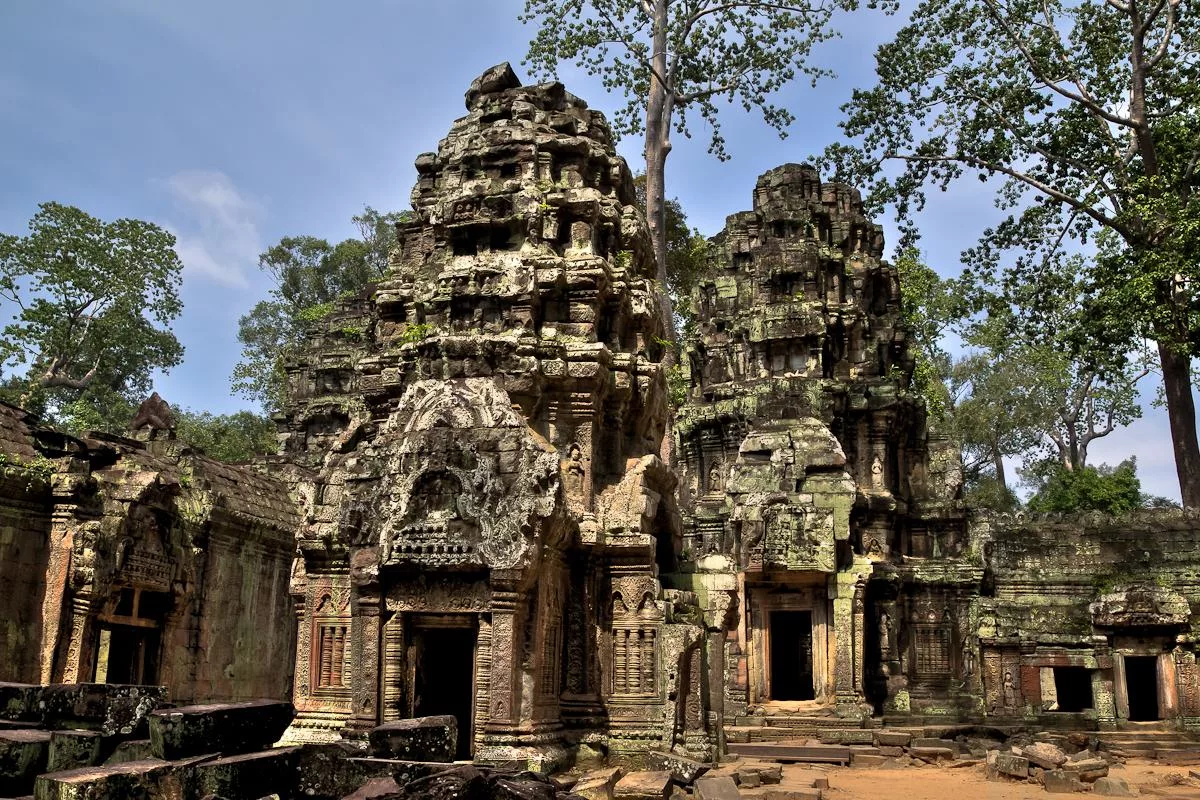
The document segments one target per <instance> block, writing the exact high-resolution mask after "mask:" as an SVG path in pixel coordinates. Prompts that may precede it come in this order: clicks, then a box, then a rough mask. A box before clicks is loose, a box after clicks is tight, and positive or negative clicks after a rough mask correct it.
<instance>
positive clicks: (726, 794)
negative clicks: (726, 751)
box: [692, 775, 753, 800]
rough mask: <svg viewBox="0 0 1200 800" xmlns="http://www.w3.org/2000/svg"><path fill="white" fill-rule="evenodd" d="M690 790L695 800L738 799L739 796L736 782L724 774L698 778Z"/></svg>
mask: <svg viewBox="0 0 1200 800" xmlns="http://www.w3.org/2000/svg"><path fill="white" fill-rule="evenodd" d="M749 788H753V787H749ZM692 791H693V794H694V795H695V798H696V800H738V798H739V797H741V795H740V794H738V786H737V784H735V783H734V782H733V779H732V778H728V777H726V776H724V775H717V776H714V777H711V778H710V777H703V778H700V779H699V780H697V781H696V785H695V787H694V788H693V790H692Z"/></svg>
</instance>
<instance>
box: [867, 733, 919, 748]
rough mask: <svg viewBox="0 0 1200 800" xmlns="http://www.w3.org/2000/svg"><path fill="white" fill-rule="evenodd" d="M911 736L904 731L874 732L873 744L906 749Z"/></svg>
mask: <svg viewBox="0 0 1200 800" xmlns="http://www.w3.org/2000/svg"><path fill="white" fill-rule="evenodd" d="M912 738H913V737H912V734H911V733H905V732H904V731H885V730H877V731H875V744H877V745H879V746H880V747H908V745H909V743H910V742H912Z"/></svg>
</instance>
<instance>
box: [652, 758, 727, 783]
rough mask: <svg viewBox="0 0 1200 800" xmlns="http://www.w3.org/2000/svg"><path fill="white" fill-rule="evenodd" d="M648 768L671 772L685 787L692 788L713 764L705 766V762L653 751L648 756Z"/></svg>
mask: <svg viewBox="0 0 1200 800" xmlns="http://www.w3.org/2000/svg"><path fill="white" fill-rule="evenodd" d="M646 766H647V767H649V768H650V769H652V770H656V771H661V770H666V771H667V772H670V773H671V777H672V778H674V779H675V781H676V782H677V783H680V784H682V785H684V786H690V785H691V784H692V782H693V781H695V780H696V778H699V777H700V776H701V775H703V774H704V773H706V772H708V771H709V769H711V767H712V765H711V764H705V763H704V762H703V761H696V760H695V759H691V758H687V757H686V756H681V755H678V754H676V753H667V752H665V751H662V750H651V751H650V752H649V753H648V754H647V755H646Z"/></svg>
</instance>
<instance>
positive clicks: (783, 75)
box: [520, 0, 875, 160]
mask: <svg viewBox="0 0 1200 800" xmlns="http://www.w3.org/2000/svg"><path fill="white" fill-rule="evenodd" d="M857 5H858V3H857V2H856V1H855V0H837V2H831V3H824V4H820V5H815V6H814V5H811V4H801V3H795V2H778V3H762V2H755V1H753V0H734V2H725V1H724V0H721V1H720V2H718V0H677V2H666V0H649V1H646V0H525V9H524V13H522V14H521V16H520V19H521V21H522V22H525V23H527V24H532V25H535V26H537V32H536V34H535V35H534V38H533V40H532V41H531V42H530V43H529V53H528V55H527V57H526V59H525V62H524V63H526V64H528V65H529V66H530V67H532V68H533V70H534V71H535V72H536V73H538V74H540V75H543V76H554V75H555V74H556V72H557V68H558V65H559V64H561V63H564V62H567V63H574V64H576V65H578V66H579V67H580V68H581V69H583V70H584V71H585V72H586V73H587V74H589V75H594V76H597V77H598V78H599V79H600V81H601V83H602V84H603V85H604V87H605V89H607V90H608V91H610V92H615V93H617V94H620V95H623V96H624V97H625V100H626V102H625V104H624V105H623V106H621V107H619V108H618V109H617V111H616V113H615V114H614V115H613V119H612V122H613V127H614V130H615V131H616V132H617V134H618V135H627V134H639V133H642V132H644V131H645V124H646V104H647V96H648V95H649V93H650V90H651V78H652V76H655V75H657V78H658V82H659V83H660V84H663V86H664V88H665V90H666V93H667V95H668V96H669V98H670V100H669V102H670V105H671V106H672V107H673V110H674V111H675V112H677V113H676V115H675V117H674V127H675V128H676V130H678V131H679V132H680V133H682V134H683V135H685V136H688V137H689V138H690V136H691V131H690V128H689V125H690V122H689V119H690V118H689V115H691V114H695V115H699V116H700V117H701V118H702V119H703V120H704V122H705V123H707V126H708V127H709V129H710V130H711V136H710V140H709V152H711V153H712V154H714V155H715V156H717V157H718V158H720V159H722V160H724V159H726V158H728V153H727V151H726V149H725V139H724V137H723V136H722V134H721V127H720V121H719V118H718V117H719V114H718V111H719V109H720V107H721V106H722V105H724V104H725V103H730V104H734V103H736V104H737V105H740V106H742V107H743V108H745V109H746V110H750V109H753V108H757V109H760V110H761V112H762V115H763V119H764V120H765V121H766V123H767V124H768V125H769V126H771V127H772V128H774V129H775V130H777V131H779V132H780V133H781V134H783V133H784V132H785V130H786V128H787V127H788V126H789V125H790V124H791V123H792V122H793V121H794V120H795V117H794V116H793V115H792V114H791V113H790V112H789V111H788V110H787V109H785V108H782V107H780V106H776V105H774V104H772V103H771V102H769V100H768V98H769V96H770V95H771V94H773V93H774V92H775V91H776V90H778V89H779V88H780V87H782V86H783V85H785V84H786V83H788V82H790V81H791V80H793V79H795V78H796V77H798V76H805V77H807V78H809V79H810V80H811V81H816V80H817V79H818V78H820V77H823V76H826V75H828V74H830V73H829V71H828V70H826V69H821V68H819V67H816V66H814V65H812V64H809V63H808V59H809V56H810V55H811V53H812V51H813V49H814V48H815V47H816V46H817V45H819V44H820V43H821V42H824V41H826V40H828V39H831V38H833V37H834V36H836V33H835V31H834V30H833V28H832V26H831V24H830V23H831V20H832V18H833V15H834V13H835V12H836V11H839V10H853V9H854V8H856V7H857ZM871 5H872V6H874V5H875V3H872V4H871ZM656 33H658V34H659V35H660V36H661V37H662V39H661V41H662V44H663V45H664V52H663V56H664V57H663V59H662V60H661V62H660V63H659V64H658V65H656V64H655V62H654V52H653V40H654V37H655V34H656ZM666 121H667V122H671V119H670V115H668V116H667V120H666Z"/></svg>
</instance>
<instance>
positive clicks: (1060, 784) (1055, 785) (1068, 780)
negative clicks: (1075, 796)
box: [1026, 748, 1088, 794]
mask: <svg viewBox="0 0 1200 800" xmlns="http://www.w3.org/2000/svg"><path fill="white" fill-rule="evenodd" d="M1026 750H1027V751H1028V748H1026ZM1042 783H1043V784H1044V785H1045V787H1046V791H1047V792H1050V793H1051V794H1071V793H1073V792H1086V791H1087V790H1088V786H1087V784H1086V783H1084V782H1083V781H1081V780H1079V776H1078V775H1075V774H1073V773H1070V772H1067V771H1066V770H1061V769H1048V770H1046V773H1045V774H1044V775H1043V776H1042Z"/></svg>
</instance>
